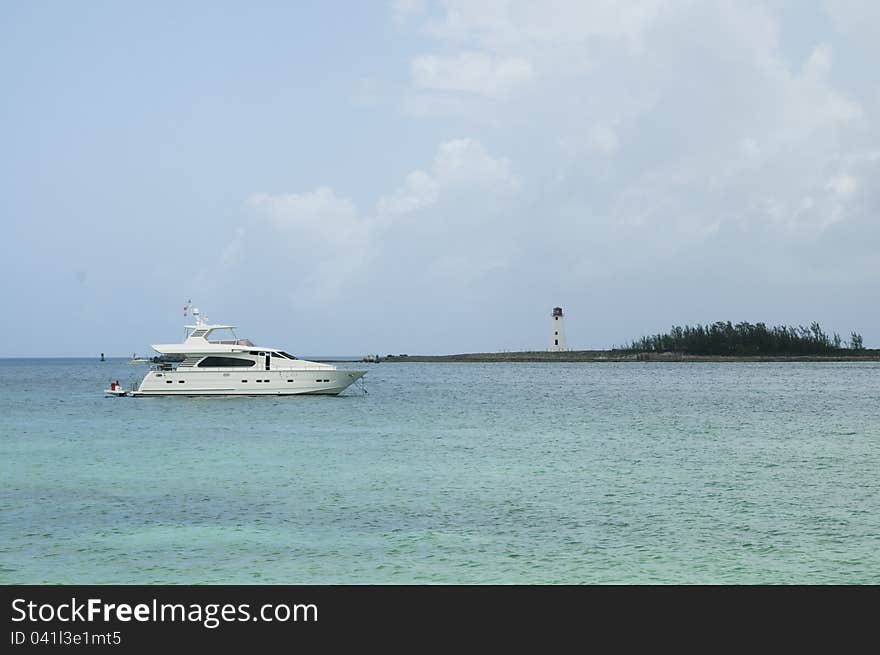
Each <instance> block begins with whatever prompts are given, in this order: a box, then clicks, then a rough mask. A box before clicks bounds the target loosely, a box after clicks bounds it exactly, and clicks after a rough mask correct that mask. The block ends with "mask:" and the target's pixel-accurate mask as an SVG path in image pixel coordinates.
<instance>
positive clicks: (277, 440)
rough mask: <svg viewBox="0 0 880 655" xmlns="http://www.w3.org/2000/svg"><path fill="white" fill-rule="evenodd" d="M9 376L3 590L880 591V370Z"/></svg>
mask: <svg viewBox="0 0 880 655" xmlns="http://www.w3.org/2000/svg"><path fill="white" fill-rule="evenodd" d="M341 366H352V367H367V368H369V373H368V375H367V378H366V381H367V390H368V392H369V393H368V394H366V395H365V394H363V393H360V392H358V391H357V390H356V389H350V390H349V391H347V392H346V394H344V395H343V396H340V397H336V398H333V397H286V398H226V399H224V398H208V399H194V398H138V399H134V398H124V399H113V398H104V397H103V396H102V393H101V391H102V389H104V388H105V387H106V386H107V383H108V381H109V380H111V379H117V378H118V379H120V380H121V381H123V382H128V381H134V380H136V379H139V378H140V377H141V376H142V375H143V373H144V372H145V367H143V366H135V365H130V364H128V363H127V362H126V361H124V360H113V361H108V362H105V363H100V362H98V361H96V360H85V359H54V360H53V359H28V360H24V359H7V360H0V583H244V584H248V583H254V584H264V583H286V584H299V583H380V584H381V583H734V584H736V583H786V584H787V583H807V584H814V583H872V584H877V583H880V365H878V364H871V363H864V364H862V363H782V364H780V363H766V364H763V363H762V364H757V363H698V364H695V363H685V364H673V363H626V364H612V363H603V364H596V363H584V364H445V363H444V364H440V363H431V364H418V363H411V364H403V363H395V364H392V363H382V364H358V365H355V364H351V365H347V364H345V365H341Z"/></svg>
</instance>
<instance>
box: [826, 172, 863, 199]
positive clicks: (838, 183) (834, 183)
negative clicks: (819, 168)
mask: <svg viewBox="0 0 880 655" xmlns="http://www.w3.org/2000/svg"><path fill="white" fill-rule="evenodd" d="M826 187H827V188H828V189H831V190H832V191H834V193H836V194H837V195H838V196H842V197H844V198H848V197H850V196H851V195H852V194H854V193H855V192H856V190H857V189H858V188H859V181H858V180H857V179H856V178H854V177H853V176H851V175H846V174H843V175H835V176H834V177H832V178H831V179H830V180H828V184H827V185H826Z"/></svg>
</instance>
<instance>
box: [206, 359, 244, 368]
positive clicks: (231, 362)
mask: <svg viewBox="0 0 880 655" xmlns="http://www.w3.org/2000/svg"><path fill="white" fill-rule="evenodd" d="M254 364H256V362H255V361H254V360H252V359H241V358H239V357H205V358H204V359H203V360H202V361H200V362H199V368H215V367H224V366H225V367H234V366H241V367H251V366H253V365H254Z"/></svg>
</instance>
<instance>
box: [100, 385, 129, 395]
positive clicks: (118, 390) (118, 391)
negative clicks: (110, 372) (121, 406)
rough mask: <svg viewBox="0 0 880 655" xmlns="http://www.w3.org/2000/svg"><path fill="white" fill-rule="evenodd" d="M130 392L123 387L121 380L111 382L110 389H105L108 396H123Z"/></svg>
mask: <svg viewBox="0 0 880 655" xmlns="http://www.w3.org/2000/svg"><path fill="white" fill-rule="evenodd" d="M127 395H128V392H127V391H126V390H125V389H123V388H122V385H121V384H119V382H111V383H110V388H109V389H104V396H105V397H107V398H122V397H123V396H127Z"/></svg>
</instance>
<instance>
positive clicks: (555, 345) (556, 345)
mask: <svg viewBox="0 0 880 655" xmlns="http://www.w3.org/2000/svg"><path fill="white" fill-rule="evenodd" d="M551 319H552V320H551V321H550V323H551V325H550V328H551V330H550V347H549V348H548V349H547V350H549V351H550V352H552V353H558V352H562V351H564V350H568V346H566V345H565V319H564V318H563V316H562V307H554V308H553V314H552V315H551Z"/></svg>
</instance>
